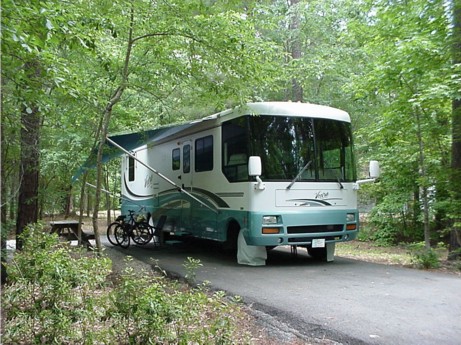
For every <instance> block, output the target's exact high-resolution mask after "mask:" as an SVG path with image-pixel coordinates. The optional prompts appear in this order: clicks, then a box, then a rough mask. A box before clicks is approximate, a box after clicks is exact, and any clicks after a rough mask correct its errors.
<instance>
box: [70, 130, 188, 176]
mask: <svg viewBox="0 0 461 345" xmlns="http://www.w3.org/2000/svg"><path fill="white" fill-rule="evenodd" d="M191 126H192V124H190V123H186V124H181V125H172V126H166V127H160V128H155V129H149V130H145V131H141V132H134V133H126V134H114V135H110V136H109V138H110V139H111V140H112V141H114V142H115V143H117V144H118V145H120V146H121V147H123V148H124V149H125V150H126V151H130V152H131V151H133V150H135V149H137V148H138V147H141V146H144V145H146V144H148V143H151V142H153V141H158V140H161V139H164V138H167V137H169V136H171V135H174V134H176V133H179V132H181V131H183V130H185V129H187V128H189V127H191ZM123 154H124V152H123V151H121V150H120V149H119V148H117V147H115V146H114V145H113V144H111V143H109V142H107V141H106V143H105V145H104V152H103V156H102V160H101V162H102V163H103V164H104V163H107V162H109V161H110V160H112V159H114V158H117V157H120V156H121V155H123ZM96 158H97V149H94V150H93V151H92V152H91V154H90V156H89V157H88V159H87V160H86V162H85V164H83V165H82V166H81V167H80V168H79V169H78V170H77V171H76V172H75V174H74V176H72V181H73V182H74V181H76V180H78V178H79V177H80V176H81V175H82V174H83V173H84V172H85V171H86V170H88V169H92V168H94V167H95V166H96Z"/></svg>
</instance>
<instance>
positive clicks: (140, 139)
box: [110, 102, 350, 150]
mask: <svg viewBox="0 0 461 345" xmlns="http://www.w3.org/2000/svg"><path fill="white" fill-rule="evenodd" d="M249 114H250V115H274V116H302V117H314V118H329V119H333V120H338V121H345V122H350V117H349V114H348V113H346V112H345V111H343V110H339V109H336V108H331V107H328V106H324V105H318V104H310V103H294V102H293V103H292V102H260V103H248V104H247V105H245V106H241V107H237V108H234V109H228V110H225V111H222V112H219V113H216V114H213V115H210V116H207V117H204V118H202V119H199V120H195V121H192V122H189V123H183V124H176V125H169V126H166V127H160V128H156V129H152V130H147V131H142V132H138V133H129V134H121V135H120V134H119V135H111V136H110V138H111V139H112V140H114V141H115V142H117V143H119V144H121V145H122V146H123V147H126V148H127V149H129V150H133V149H135V148H140V147H142V146H145V145H146V144H148V143H149V142H159V141H163V140H165V139H167V138H169V137H173V136H176V135H179V133H183V132H186V131H187V130H188V129H189V128H192V127H194V128H195V126H200V125H201V124H204V126H206V125H205V123H206V122H208V121H213V120H221V121H224V120H225V119H226V117H227V116H229V117H238V116H242V115H249Z"/></svg>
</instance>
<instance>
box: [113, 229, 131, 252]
mask: <svg viewBox="0 0 461 345" xmlns="http://www.w3.org/2000/svg"><path fill="white" fill-rule="evenodd" d="M129 226H130V225H128V224H119V225H118V226H116V227H115V230H114V234H115V240H116V241H117V244H118V245H119V246H120V247H122V248H128V247H129V246H130V235H129V228H128V227H129Z"/></svg>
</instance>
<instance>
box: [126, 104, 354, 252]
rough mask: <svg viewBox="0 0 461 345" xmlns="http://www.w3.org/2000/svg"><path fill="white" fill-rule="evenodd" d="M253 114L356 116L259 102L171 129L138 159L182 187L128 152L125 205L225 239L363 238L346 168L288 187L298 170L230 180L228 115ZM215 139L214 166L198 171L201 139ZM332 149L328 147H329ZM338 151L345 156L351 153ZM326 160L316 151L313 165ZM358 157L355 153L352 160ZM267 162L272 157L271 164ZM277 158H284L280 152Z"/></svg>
mask: <svg viewBox="0 0 461 345" xmlns="http://www.w3.org/2000/svg"><path fill="white" fill-rule="evenodd" d="M248 115H249V117H248V119H249V120H248V121H252V118H253V117H264V116H271V117H280V118H306V119H308V120H309V121H310V120H312V121H313V123H314V121H316V120H314V119H320V120H323V119H325V120H328V121H331V123H345V124H349V123H350V117H349V115H348V114H347V113H346V112H344V111H342V110H338V109H334V108H330V107H326V106H320V105H313V104H305V103H286V102H266V103H251V104H248V105H247V106H244V107H240V108H237V109H234V110H226V111H224V112H221V113H217V114H214V115H211V116H208V117H206V118H204V119H202V120H198V121H193V122H191V123H189V124H188V125H181V127H180V128H176V129H175V128H172V129H169V130H167V131H165V132H163V133H162V134H161V135H159V136H158V137H156V138H154V139H153V140H151V141H149V142H147V143H145V144H144V145H142V146H140V147H139V148H136V149H134V150H133V152H134V154H135V156H136V158H137V159H140V160H141V161H143V162H145V163H146V164H147V165H149V166H151V167H153V168H154V169H156V170H157V171H158V172H160V173H161V174H163V175H165V176H167V177H168V178H169V179H170V180H171V181H173V182H174V183H175V184H176V185H177V186H179V187H180V188H178V187H175V186H174V185H172V184H171V183H169V182H167V181H165V180H164V179H162V178H161V177H159V176H158V175H157V174H155V173H153V172H152V171H149V170H148V169H147V168H145V167H143V166H142V165H141V164H139V163H138V162H136V161H135V162H133V160H132V159H131V158H129V157H128V156H125V157H124V158H123V159H122V200H123V202H122V212H124V213H126V212H127V211H128V210H129V209H131V210H136V209H139V206H141V205H142V206H144V207H146V208H147V209H148V210H149V211H150V212H151V213H152V214H153V216H154V220H155V219H158V218H159V217H160V216H161V215H166V216H167V221H166V225H165V227H164V231H166V232H168V233H172V234H177V235H185V234H187V235H192V236H197V237H201V238H208V239H213V240H217V241H221V242H225V241H230V240H233V239H235V240H236V239H237V236H236V234H234V232H236V233H237V235H238V232H240V231H242V232H243V234H244V236H245V240H246V242H247V244H249V245H257V246H276V245H300V246H305V247H307V248H311V247H312V246H313V243H314V242H313V241H314V240H317V239H321V240H325V241H324V242H325V243H334V242H338V241H346V240H350V239H353V238H355V237H356V235H357V232H358V228H359V224H358V212H357V206H356V205H357V191H356V190H355V189H354V188H353V187H354V182H355V181H352V180H350V179H349V180H347V181H346V180H341V177H340V176H338V179H337V180H336V178H332V179H329V180H327V179H325V181H323V180H321V179H319V178H317V179H316V180H312V181H308V180H306V179H304V180H299V181H296V180H295V181H294V183H293V184H292V187H290V188H287V187H288V185H289V184H290V183H291V182H293V177H290V178H287V179H283V180H282V179H273V180H271V179H265V178H264V173H265V172H264V171H263V175H262V179H263V182H264V185H265V188H264V189H258V188H257V184H258V182H257V181H256V180H255V179H254V178H249V177H248V176H246V179H243V180H241V181H240V180H235V181H230V180H229V177H228V176H226V174H225V173H224V168H225V164H227V162H228V161H229V159H228V157H226V158H225V157H224V156H227V155H228V154H227V151H226V150H227V148H225V147H224V145H225V144H224V140H225V138H223V131H224V129H223V123H229V121H231V120H233V119H239V118H241V117H242V116H248ZM292 128H294V129H296V128H295V127H292ZM312 128H314V129H315V126H313V127H312ZM344 136H346V134H344ZM210 138H211V139H210ZM207 140H211V141H212V149H213V151H212V168H211V169H210V167H209V166H208V167H207V169H208V170H205V171H196V170H197V168H198V167H197V166H196V159H197V157H196V152H198V151H197V150H199V149H200V148H199V147H198V146H200V145H203V147H205V146H206V145H207V144H206V141H207ZM317 146H318V145H317ZM244 149H245V150H247V148H244ZM348 149H349V148H348ZM242 150H243V149H242ZM248 150H249V148H248ZM267 150H268V149H267ZM267 150H266V151H267ZM315 150H318V148H315ZM269 153H270V152H269ZM326 153H327V151H326V149H325V151H324V152H323V153H322V154H323V155H326ZM286 154H289V153H286ZM251 155H253V154H251ZM247 156H249V154H248V155H247ZM210 157H211V156H210ZM338 157H340V159H341V160H344V159H345V158H344V153H341V156H338ZM308 159H309V157H307V158H306V157H305V158H304V160H308ZM310 159H311V160H313V159H314V158H310ZM335 159H336V158H335ZM130 160H131V161H130ZM337 160H338V161H339V158H338V159H337ZM319 162H320V161H319V159H317V158H316V161H315V163H312V164H311V165H312V167H313V166H314V165H319V164H320V163H319ZM341 162H342V161H341ZM202 163H203V164H205V165H207V164H208V163H207V162H202ZM309 163H310V162H309ZM309 163H308V165H309ZM352 163H353V161H352V159H351V162H349V163H348V164H352ZM130 164H131V166H130ZM133 164H134V168H133ZM245 164H246V163H245ZM267 164H268V162H267V161H266V167H267V166H268V165H267ZM271 164H275V165H277V164H279V162H278V161H277V160H274V161H273V162H272V163H271ZM337 164H339V163H337ZM341 164H343V163H341ZM303 165H304V164H303ZM240 167H241V168H244V167H245V166H244V165H240ZM347 168H348V169H353V168H352V167H350V166H347ZM130 169H131V175H130ZM187 169H189V170H187ZM236 169H237V168H236ZM316 169H317V168H316ZM344 169H345V168H344V166H342V168H341V169H340V168H336V166H334V169H330V170H332V171H333V170H334V171H338V174H339V172H342V171H344ZM354 169H355V168H354ZM133 174H134V175H133ZM354 174H355V173H354ZM317 175H318V172H317ZM354 178H355V175H354ZM181 188H182V189H183V190H185V191H187V192H189V193H191V194H192V195H194V196H195V197H197V198H199V199H200V200H201V201H202V202H203V203H204V204H206V205H208V206H209V207H210V208H211V209H214V210H215V211H216V212H213V211H212V210H211V209H210V208H207V207H204V206H203V205H200V204H198V203H197V202H195V201H194V200H193V199H191V198H190V197H188V196H187V195H186V194H185V193H182V192H181ZM271 217H273V218H271ZM267 219H271V223H270V224H265V223H264V222H265V221H266V220H267ZM272 220H273V221H272Z"/></svg>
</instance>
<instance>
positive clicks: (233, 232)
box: [224, 219, 240, 252]
mask: <svg viewBox="0 0 461 345" xmlns="http://www.w3.org/2000/svg"><path fill="white" fill-rule="evenodd" d="M239 232H240V224H239V223H238V222H237V221H236V220H235V219H231V220H230V221H229V223H228V224H227V232H226V240H225V242H224V250H225V251H226V252H236V251H237V240H238V235H239Z"/></svg>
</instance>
